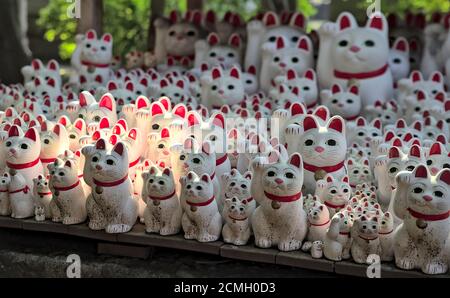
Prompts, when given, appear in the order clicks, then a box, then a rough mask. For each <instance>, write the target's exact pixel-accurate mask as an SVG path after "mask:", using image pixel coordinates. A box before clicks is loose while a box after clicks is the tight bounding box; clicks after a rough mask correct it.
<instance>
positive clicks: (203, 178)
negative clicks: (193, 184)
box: [201, 174, 211, 183]
mask: <svg viewBox="0 0 450 298" xmlns="http://www.w3.org/2000/svg"><path fill="white" fill-rule="evenodd" d="M201 180H202V181H204V182H206V183H210V182H211V177H210V176H209V175H208V174H204V175H202V178H201Z"/></svg>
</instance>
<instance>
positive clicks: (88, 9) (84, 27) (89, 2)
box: [77, 0, 103, 36]
mask: <svg viewBox="0 0 450 298" xmlns="http://www.w3.org/2000/svg"><path fill="white" fill-rule="evenodd" d="M80 1H81V5H80V8H81V17H80V18H79V19H78V28H77V31H78V33H81V34H84V33H85V32H86V31H88V30H89V29H94V30H95V31H97V34H98V35H99V36H101V34H102V33H103V0H80Z"/></svg>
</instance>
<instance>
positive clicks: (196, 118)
mask: <svg viewBox="0 0 450 298" xmlns="http://www.w3.org/2000/svg"><path fill="white" fill-rule="evenodd" d="M187 121H188V126H189V127H191V126H194V125H198V124H200V123H201V116H200V115H199V114H198V113H195V112H192V113H190V114H189V115H188V117H187Z"/></svg>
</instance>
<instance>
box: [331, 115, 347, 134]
mask: <svg viewBox="0 0 450 298" xmlns="http://www.w3.org/2000/svg"><path fill="white" fill-rule="evenodd" d="M328 128H330V129H333V130H335V131H337V132H340V133H343V132H344V128H345V122H344V119H342V118H341V117H340V116H334V117H333V118H331V119H330V122H329V123H328Z"/></svg>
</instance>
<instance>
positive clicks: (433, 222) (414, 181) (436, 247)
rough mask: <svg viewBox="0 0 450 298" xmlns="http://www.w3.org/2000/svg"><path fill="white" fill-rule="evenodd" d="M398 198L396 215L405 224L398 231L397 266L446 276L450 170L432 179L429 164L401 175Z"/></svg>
mask: <svg viewBox="0 0 450 298" xmlns="http://www.w3.org/2000/svg"><path fill="white" fill-rule="evenodd" d="M396 181H397V192H396V193H395V197H394V202H395V203H394V211H395V215H396V216H398V217H399V218H401V219H402V220H403V223H402V224H401V225H400V226H399V227H398V229H397V230H396V232H395V236H394V237H395V238H394V255H395V264H396V265H397V267H399V268H401V269H403V270H413V269H416V268H420V269H421V270H422V272H424V273H426V274H444V273H446V272H447V270H448V260H446V258H445V257H444V248H445V245H446V242H447V239H448V236H449V233H450V218H449V216H450V170H449V169H444V170H441V171H440V172H439V173H438V174H437V175H436V176H432V175H431V174H430V173H429V171H428V169H427V167H426V166H425V165H419V166H417V167H416V168H415V169H414V171H412V172H400V173H399V174H398V175H397V177H396Z"/></svg>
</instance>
